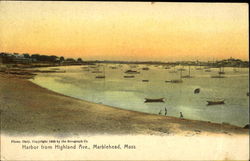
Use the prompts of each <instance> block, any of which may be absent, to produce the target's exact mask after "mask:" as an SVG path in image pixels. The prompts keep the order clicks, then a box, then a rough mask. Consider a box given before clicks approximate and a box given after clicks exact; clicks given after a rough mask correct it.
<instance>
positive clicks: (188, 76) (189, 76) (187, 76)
mask: <svg viewBox="0 0 250 161" xmlns="http://www.w3.org/2000/svg"><path fill="white" fill-rule="evenodd" d="M181 78H192V76H191V75H190V65H189V66H188V75H184V76H181Z"/></svg>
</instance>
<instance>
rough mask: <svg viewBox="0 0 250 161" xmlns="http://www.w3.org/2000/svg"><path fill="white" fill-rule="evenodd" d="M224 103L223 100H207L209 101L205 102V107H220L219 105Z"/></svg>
mask: <svg viewBox="0 0 250 161" xmlns="http://www.w3.org/2000/svg"><path fill="white" fill-rule="evenodd" d="M224 101H225V100H223V99H218V100H209V101H207V105H221V104H225V102H224Z"/></svg>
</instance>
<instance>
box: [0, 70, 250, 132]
mask: <svg viewBox="0 0 250 161" xmlns="http://www.w3.org/2000/svg"><path fill="white" fill-rule="evenodd" d="M0 90H1V91H3V92H2V93H3V94H1V102H0V103H1V108H0V109H1V121H2V127H1V129H2V131H3V133H8V134H15V133H18V134H27V133H29V134H30V133H32V134H56V135H65V134H66V135H67V134H69V135H70V134H132V135H134V134H146V135H176V134H177V135H181V136H194V135H211V134H215V135H216V134H222V135H235V134H236V135H249V129H244V128H242V127H238V126H235V125H230V124H229V125H227V124H219V123H212V122H206V121H200V120H189V119H180V118H176V117H171V116H159V115H153V114H147V113H142V112H137V111H130V110H125V109H120V108H117V107H112V106H108V105H103V104H96V103H92V102H88V101H84V100H81V99H77V98H72V97H70V96H65V95H63V94H60V93H56V92H53V91H50V90H48V89H46V88H44V87H40V86H39V85H37V84H35V83H33V82H31V81H29V80H27V79H20V78H18V77H16V76H12V77H9V76H8V75H6V74H0ZM29 98H30V99H29ZM44 100H46V101H44Z"/></svg>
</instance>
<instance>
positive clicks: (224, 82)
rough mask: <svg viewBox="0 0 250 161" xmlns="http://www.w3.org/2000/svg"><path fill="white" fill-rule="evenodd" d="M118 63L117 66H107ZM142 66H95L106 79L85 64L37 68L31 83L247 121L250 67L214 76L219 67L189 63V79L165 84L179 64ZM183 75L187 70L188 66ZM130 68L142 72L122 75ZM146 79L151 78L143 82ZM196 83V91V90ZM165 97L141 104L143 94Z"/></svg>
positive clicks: (194, 115)
mask: <svg viewBox="0 0 250 161" xmlns="http://www.w3.org/2000/svg"><path fill="white" fill-rule="evenodd" d="M111 66H116V67H117V68H116V69H111ZM145 66H146V65H139V66H137V67H136V68H131V66H129V65H120V66H118V65H103V66H101V67H99V69H100V70H101V71H105V76H106V78H105V79H96V78H95V77H96V76H97V75H102V74H98V73H92V72H91V71H95V69H94V68H89V69H90V71H84V70H85V69H83V68H82V67H83V66H71V67H60V70H65V71H66V73H41V74H39V75H38V76H36V77H35V79H34V80H32V81H33V82H34V83H36V84H38V85H40V86H43V87H45V88H48V89H50V90H52V91H55V92H58V93H62V94H65V95H68V96H72V97H75V98H80V99H82V100H87V101H91V102H96V103H101V104H106V105H111V106H115V107H118V108H123V109H128V110H134V111H141V112H146V113H152V114H158V113H159V111H160V110H162V114H164V108H165V107H166V108H167V112H168V113H167V115H169V116H175V117H179V116H180V112H182V113H183V116H184V118H188V119H193V120H204V121H211V122H217V123H222V122H225V123H230V124H233V125H238V126H244V125H246V124H248V123H249V97H248V96H247V95H246V93H247V92H248V91H249V84H248V80H249V74H248V72H249V70H248V69H247V68H240V69H237V70H238V71H239V72H234V70H233V68H225V69H224V70H225V73H226V74H225V77H226V78H222V79H220V78H211V75H217V73H218V68H211V72H205V71H204V70H196V69H195V68H196V67H191V75H192V76H193V78H189V79H188V78H183V83H176V84H174V83H165V81H166V80H171V79H179V78H180V71H178V72H177V73H169V71H172V70H176V69H178V68H180V66H177V67H175V68H171V69H164V67H162V66H153V65H152V66H148V67H149V68H150V69H149V70H142V68H143V67H145ZM184 68H185V69H186V71H183V72H182V75H187V74H188V67H184ZM127 69H133V70H137V71H140V74H134V76H135V78H123V76H124V75H128V74H124V71H126V70H127ZM144 79H147V80H149V82H142V80H144ZM196 88H200V89H201V91H200V93H199V94H194V89H196ZM162 97H164V98H165V100H166V101H165V102H164V103H144V98H162ZM215 98H222V99H225V104H224V105H212V106H207V102H206V101H207V100H211V99H215Z"/></svg>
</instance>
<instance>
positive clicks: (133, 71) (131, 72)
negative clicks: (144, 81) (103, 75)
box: [125, 70, 140, 74]
mask: <svg viewBox="0 0 250 161" xmlns="http://www.w3.org/2000/svg"><path fill="white" fill-rule="evenodd" d="M125 73H127V74H139V73H140V72H138V71H136V70H127V71H126V72H125Z"/></svg>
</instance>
